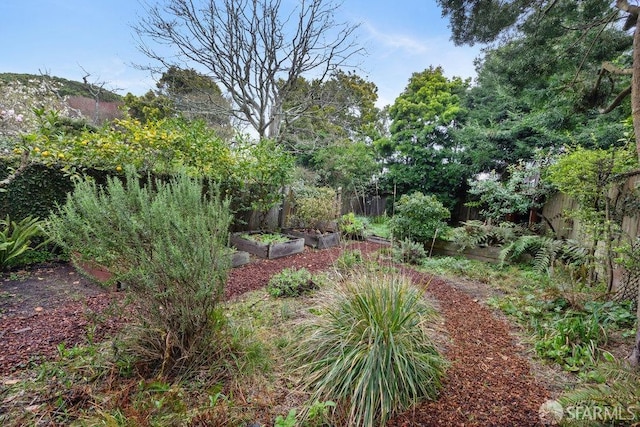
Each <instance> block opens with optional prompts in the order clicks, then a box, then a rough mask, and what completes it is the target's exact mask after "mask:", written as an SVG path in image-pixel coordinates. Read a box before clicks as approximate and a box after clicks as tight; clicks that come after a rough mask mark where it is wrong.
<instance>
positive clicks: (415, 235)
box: [389, 192, 451, 243]
mask: <svg viewBox="0 0 640 427" xmlns="http://www.w3.org/2000/svg"><path fill="white" fill-rule="evenodd" d="M450 217H451V214H450V213H449V211H448V210H447V208H445V207H444V206H443V205H442V203H441V202H440V201H439V200H438V199H437V198H436V197H435V196H425V195H424V194H422V193H420V192H416V193H413V194H411V195H406V194H405V195H403V196H402V197H400V200H398V202H397V203H396V207H395V215H394V216H393V217H392V218H391V220H389V227H390V229H391V232H392V233H393V235H394V236H395V237H396V238H398V239H410V240H414V241H416V242H421V243H427V242H429V241H430V240H431V239H433V237H434V236H435V235H436V233H442V232H444V231H445V230H446V229H447V224H446V223H445V222H444V220H446V219H448V218H450Z"/></svg>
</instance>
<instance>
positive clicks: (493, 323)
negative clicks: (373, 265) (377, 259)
mask: <svg viewBox="0 0 640 427" xmlns="http://www.w3.org/2000/svg"><path fill="white" fill-rule="evenodd" d="M405 273H406V274H408V275H410V276H411V277H412V280H413V282H414V283H416V284H418V285H423V286H424V285H426V286H427V293H428V294H429V295H431V296H432V297H433V298H435V299H436V301H437V302H438V306H439V309H440V314H441V316H442V318H443V320H444V326H445V328H446V330H447V332H448V335H449V338H450V340H451V342H450V344H449V345H448V348H447V349H446V357H447V359H448V360H449V361H450V362H451V366H450V368H449V370H448V371H447V376H446V379H445V381H444V387H443V389H442V390H441V392H440V397H439V398H438V400H437V401H434V402H425V403H422V404H420V405H417V406H416V407H414V408H412V409H411V410H410V411H407V412H406V413H404V414H402V415H401V416H399V417H397V418H396V419H394V420H392V421H391V422H390V423H389V425H390V426H395V427H399V426H402V427H405V426H407V427H408V426H451V427H453V426H465V427H467V426H501V427H506V426H523V427H524V426H538V425H541V423H540V418H539V415H538V409H539V408H540V405H542V404H543V403H544V402H545V401H546V400H547V399H549V398H550V396H549V392H548V390H547V389H546V388H545V387H544V386H543V385H542V384H540V383H538V381H537V380H536V379H535V378H534V377H533V375H532V374H531V368H530V365H529V362H528V361H527V360H526V359H525V358H523V357H522V356H521V355H520V353H522V350H523V348H522V347H521V346H520V345H519V344H516V343H515V340H514V337H513V335H511V333H510V326H509V324H508V323H506V322H505V321H504V320H500V319H498V318H496V317H495V316H494V315H493V314H492V312H491V311H490V310H489V309H488V308H487V307H486V306H484V305H482V304H480V303H478V302H477V300H474V299H473V298H472V297H470V296H469V295H467V294H466V293H464V292H463V291H460V290H458V289H455V288H453V287H452V286H451V285H450V284H449V283H447V281H445V280H443V279H439V278H437V277H432V276H429V275H426V274H420V273H417V272H415V271H412V270H408V269H405Z"/></svg>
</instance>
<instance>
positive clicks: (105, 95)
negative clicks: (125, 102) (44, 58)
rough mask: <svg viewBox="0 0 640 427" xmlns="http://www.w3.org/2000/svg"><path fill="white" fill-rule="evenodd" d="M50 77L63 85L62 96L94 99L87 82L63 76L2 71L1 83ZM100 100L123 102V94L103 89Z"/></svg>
mask: <svg viewBox="0 0 640 427" xmlns="http://www.w3.org/2000/svg"><path fill="white" fill-rule="evenodd" d="M43 79H50V80H52V81H54V82H55V83H57V84H59V85H60V86H61V89H60V91H59V94H60V95H61V96H69V97H74V96H78V97H86V98H91V99H94V96H93V94H92V93H91V91H90V90H89V87H87V85H86V84H84V83H82V82H78V81H74V80H67V79H64V78H61V77H54V76H42V75H35V74H20V73H0V85H1V84H3V83H8V82H12V81H19V82H21V83H22V84H25V85H27V84H28V82H29V81H30V80H38V81H39V80H43ZM100 101H103V102H121V101H122V96H120V95H118V94H117V93H114V92H111V91H108V90H106V89H105V90H103V91H102V93H101V94H100Z"/></svg>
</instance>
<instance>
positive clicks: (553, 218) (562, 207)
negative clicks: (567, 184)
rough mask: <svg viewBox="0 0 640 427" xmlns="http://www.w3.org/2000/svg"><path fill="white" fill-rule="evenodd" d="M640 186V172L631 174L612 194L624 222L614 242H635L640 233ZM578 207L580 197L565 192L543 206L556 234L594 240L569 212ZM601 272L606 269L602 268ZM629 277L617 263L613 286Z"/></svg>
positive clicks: (601, 243)
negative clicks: (639, 188) (576, 197)
mask: <svg viewBox="0 0 640 427" xmlns="http://www.w3.org/2000/svg"><path fill="white" fill-rule="evenodd" d="M639 186H640V175H635V176H631V177H630V178H628V179H627V180H626V181H625V182H624V183H623V184H622V185H620V186H619V187H616V188H613V189H612V190H611V191H610V192H609V194H608V198H609V200H610V203H611V205H612V211H613V212H615V213H617V216H618V218H615V222H616V223H617V224H618V225H619V226H620V233H619V237H617V238H616V241H615V242H613V243H614V246H618V245H621V244H623V243H633V242H635V241H636V239H637V238H638V237H640V199H639V198H638V194H637V188H638V187H639ZM577 208H578V203H577V202H576V200H574V199H573V198H571V197H570V196H568V195H566V194H562V193H557V194H555V195H554V196H552V197H551V198H550V199H549V200H548V201H547V203H546V204H545V205H544V207H543V209H542V214H543V216H544V218H545V222H547V225H548V226H550V227H552V228H553V231H554V232H555V235H556V236H558V237H560V238H564V239H573V240H577V241H581V242H585V243H587V244H590V242H588V240H589V239H590V237H589V235H588V233H587V230H586V227H585V226H584V224H582V223H580V221H579V220H576V219H571V218H569V217H568V215H567V213H568V212H570V211H573V210H575V209H577ZM604 243H605V242H599V243H598V248H599V251H600V255H601V256H605V254H604V251H603V249H604V246H605V245H604ZM600 273H603V272H602V271H601V272H600ZM624 281H625V270H624V269H623V268H622V267H620V266H616V265H615V263H614V268H613V283H612V284H613V289H618V288H619V287H620V286H621V284H622V283H623V282H624Z"/></svg>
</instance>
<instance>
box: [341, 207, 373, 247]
mask: <svg viewBox="0 0 640 427" xmlns="http://www.w3.org/2000/svg"><path fill="white" fill-rule="evenodd" d="M367 226H368V224H367V221H366V219H365V218H361V217H357V216H356V214H354V213H353V212H349V213H348V214H345V215H342V216H341V217H340V220H338V228H339V229H340V232H342V234H343V235H344V236H345V237H347V238H349V239H357V240H363V239H365V238H367V236H368V235H369V232H368V230H367Z"/></svg>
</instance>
